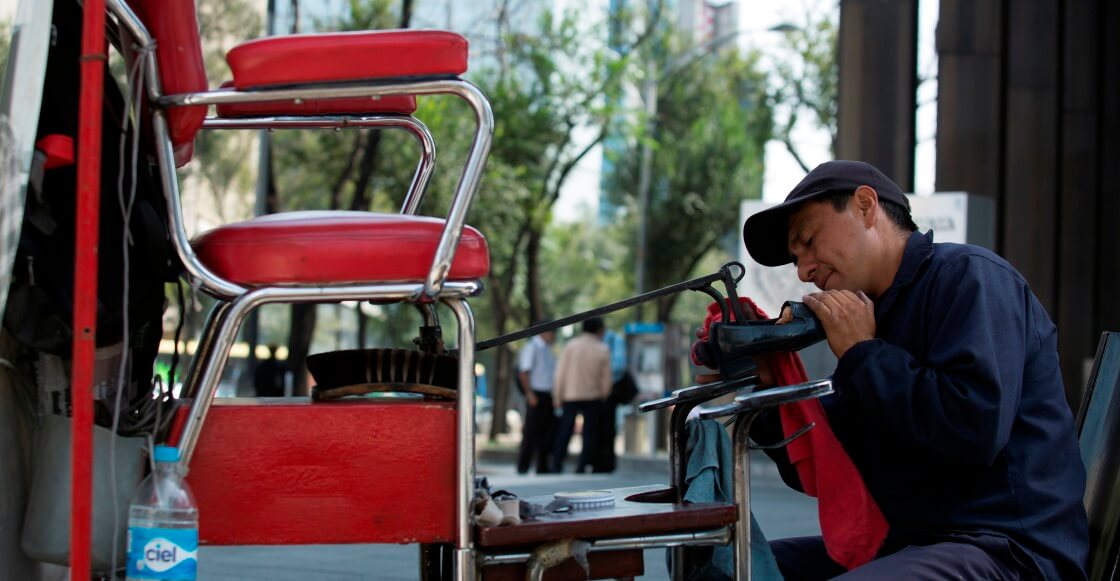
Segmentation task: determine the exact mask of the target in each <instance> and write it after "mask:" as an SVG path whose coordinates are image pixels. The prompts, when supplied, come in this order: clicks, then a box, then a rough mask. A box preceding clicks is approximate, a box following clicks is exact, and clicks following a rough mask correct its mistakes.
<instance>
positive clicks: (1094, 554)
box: [1077, 333, 1120, 580]
mask: <svg viewBox="0 0 1120 581" xmlns="http://www.w3.org/2000/svg"><path fill="white" fill-rule="evenodd" d="M1077 433H1078V440H1079V442H1080V445H1081V459H1082V460H1083V461H1084V463H1085V473H1086V476H1087V482H1086V486H1085V510H1086V512H1087V513H1088V516H1089V563H1088V567H1087V570H1088V573H1089V579H1093V580H1099V579H1112V578H1113V577H1114V576H1115V574H1116V570H1117V564H1118V558H1120V538H1118V535H1117V531H1118V530H1120V490H1117V487H1116V486H1117V483H1120V333H1104V334H1103V335H1101V341H1100V344H1099V345H1098V346H1097V356H1096V359H1095V361H1094V362H1093V371H1092V373H1091V374H1090V376H1089V384H1088V385H1087V386H1086V389H1085V396H1084V398H1082V401H1081V410H1080V411H1079V412H1078V414H1077Z"/></svg>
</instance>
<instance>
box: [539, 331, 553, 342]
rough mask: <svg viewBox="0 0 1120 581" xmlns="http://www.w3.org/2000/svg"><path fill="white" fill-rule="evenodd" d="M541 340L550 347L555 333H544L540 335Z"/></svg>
mask: <svg viewBox="0 0 1120 581" xmlns="http://www.w3.org/2000/svg"><path fill="white" fill-rule="evenodd" d="M541 339H544V342H545V343H548V344H549V345H552V341H553V340H555V339H556V333H555V332H553V331H545V332H544V333H541Z"/></svg>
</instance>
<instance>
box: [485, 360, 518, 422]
mask: <svg viewBox="0 0 1120 581" xmlns="http://www.w3.org/2000/svg"><path fill="white" fill-rule="evenodd" d="M497 349H498V352H497V353H496V356H495V357H494V366H495V367H496V368H497V369H494V373H493V374H492V375H491V376H490V379H491V386H492V387H491V392H492V397H493V398H494V405H493V406H492V407H491V415H492V418H491V420H490V441H491V442H493V441H495V440H497V439H498V434H504V433H506V432H508V431H509V424H507V423H506V411H508V410H509V400H510V391H511V390H510V385H512V381H511V380H512V379H513V377H512V374H511V371H513V364H514V360H513V350H512V349H510V348H509V345H501V346H499V347H498V348H497Z"/></svg>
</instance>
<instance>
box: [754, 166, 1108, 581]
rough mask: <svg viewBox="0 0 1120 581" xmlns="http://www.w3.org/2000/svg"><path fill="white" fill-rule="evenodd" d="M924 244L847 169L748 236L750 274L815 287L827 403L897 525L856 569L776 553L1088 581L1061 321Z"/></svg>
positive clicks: (874, 188) (1003, 266) (1006, 282)
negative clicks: (787, 268) (789, 271)
mask: <svg viewBox="0 0 1120 581" xmlns="http://www.w3.org/2000/svg"><path fill="white" fill-rule="evenodd" d="M916 230H917V227H916V226H915V225H914V223H913V221H912V220H911V218H910V209H909V203H908V202H907V200H906V198H905V196H903V195H902V193H901V191H900V190H899V188H898V186H897V185H895V184H894V183H893V182H892V181H891V180H890V179H888V178H887V177H886V176H884V175H883V174H882V173H881V172H879V170H877V169H875V168H874V167H872V166H870V165H868V164H865V163H860V162H850V161H834V162H828V163H825V164H823V165H821V166H819V167H817V168H816V169H814V170H813V171H812V172H811V173H809V175H807V176H806V177H805V179H804V180H802V182H801V183H800V184H799V185H798V186H797V187H796V188H794V190H793V191H792V192H791V193H790V195H789V197H787V198H786V201H785V202H784V203H783V204H781V205H778V206H775V207H773V208H770V209H768V210H765V211H763V212H760V213H758V214H755V215H754V216H751V217H750V218H749V219H748V220H747V223H746V225H745V226H744V230H743V236H744V240H745V242H746V245H747V250H748V251H749V252H750V254H751V256H752V257H753V258H754V259H755V260H756V261H758V262H759V263H761V264H763V265H766V266H778V265H782V264H786V263H789V262H793V263H794V264H795V265H796V266H797V272H798V277H799V278H800V279H801V280H802V281H806V282H813V283H814V284H815V285H816V286H817V287H818V288H820V289H821V292H819V293H814V294H811V295H809V296H806V297H805V298H804V301H805V303H806V305H808V306H809V307H810V308H811V309H812V310H813V312H814V313H815V314H816V315H817V317H818V318H820V320H821V323H822V325H823V327H824V329H825V333H826V335H827V339H828V344H829V347H830V348H831V349H832V351H833V352H834V353H835V354H836V357H837V358H838V359H839V361H838V364H837V367H836V371H835V373H834V375H833V385H834V388H835V390H836V393H835V394H834V395H832V396H829V397H827V398H825V399H824V400H823V401H822V404H823V405H824V408H825V410H826V412H827V414H828V418H829V422H830V423H831V425H832V428H833V430H834V431H835V433H836V436H837V438H838V439H839V440H840V442H841V443H842V444H843V446H844V449H845V451H847V453H848V454H849V455H850V456H851V458H852V460H853V462H854V463H855V465H856V467H857V468H858V469H859V471H860V474H861V475H862V477H863V479H864V481H865V484H866V485H867V488H868V490H869V491H870V493H871V495H872V497H873V498H874V499H875V501H876V502H877V503H878V505H879V508H880V509H881V510H882V512H883V514H884V516H885V517H886V519H887V522H888V524H889V527H890V532H889V533H888V535H887V538H886V541H885V543H884V545H883V548H882V549H881V550H880V551H879V553H878V556H877V558H876V559H875V560H873V561H871V562H870V563H868V564H866V565H863V566H861V567H857V568H855V569H853V570H852V571H849V572H845V570H844V568H843V567H840V566H839V565H837V564H836V563H834V562H832V561H831V560H830V559H829V558H828V557H827V554H826V552H825V549H824V544H823V542H822V540H821V538H820V537H806V538H799V539H783V540H779V541H775V542H774V543H773V544H772V546H773V548H774V552H775V555H776V557H777V559H778V562H779V565H780V566H781V568H782V572H783V574H784V575H785V576H786V578H787V579H789V580H795V579H827V578H833V577H837V576H841V575H842V576H843V577H842V578H843V579H1055V580H1057V579H1061V580H1079V579H1084V578H1085V570H1084V567H1085V559H1086V555H1087V552H1088V526H1087V524H1086V518H1085V511H1084V508H1083V505H1082V496H1083V495H1084V491H1085V471H1084V467H1083V466H1082V463H1081V457H1080V454H1079V452H1078V448H1077V436H1076V433H1075V430H1074V424H1073V416H1072V413H1071V411H1070V409H1069V407H1068V405H1067V403H1066V400H1065V393H1064V390H1063V387H1062V379H1061V375H1060V372H1059V368H1058V355H1057V331H1056V329H1055V327H1054V324H1053V323H1052V322H1051V320H1050V318H1049V316H1048V315H1047V314H1046V311H1045V310H1044V309H1043V307H1042V305H1041V304H1039V302H1038V300H1037V299H1036V298H1035V296H1034V294H1033V293H1032V292H1031V290H1030V287H1029V286H1028V285H1027V282H1026V281H1025V280H1024V279H1023V277H1022V276H1021V275H1020V274H1019V273H1018V272H1017V271H1016V270H1015V269H1014V268H1013V267H1012V266H1011V265H1010V264H1008V263H1007V262H1006V261H1005V260H1003V259H1002V258H1000V257H999V256H997V255H996V254H994V253H992V252H990V251H988V250H985V249H983V248H979V247H975V246H969V245H960V244H934V243H933V233H932V232H929V233H926V234H921V233H919V232H916ZM774 416H776V414H774ZM771 419H772V418H771ZM774 424H775V422H772V421H771V422H769V425H767V422H762V425H761V426H760V427H762V433H764V432H766V431H771V432H773V430H774V429H775V426H774ZM777 429H780V427H779V428H777ZM775 456H776V459H778V460H779V467H780V468H781V469H782V471H783V477H784V478H785V479H786V480H787V482H796V476H795V472H794V471H793V469H792V467H791V466H789V465H788V464H785V463H786V462H788V459H783V458H782V454H777V455H775Z"/></svg>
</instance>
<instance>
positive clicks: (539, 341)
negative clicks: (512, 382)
mask: <svg viewBox="0 0 1120 581" xmlns="http://www.w3.org/2000/svg"><path fill="white" fill-rule="evenodd" d="M554 337H555V333H553V332H552V331H545V332H544V333H541V334H540V335H537V336H535V337H533V338H531V339H529V344H528V345H525V347H524V348H522V349H521V353H519V354H518V358H517V380H518V382H517V383H518V386H519V387H520V388H521V393H522V394H524V396H525V425H524V427H523V428H522V431H521V450H520V452H519V453H518V455H517V472H518V473H519V474H525V473H526V472H528V471H529V464H531V463H532V460H533V456H534V455H535V456H536V457H537V474H546V473H548V472H550V468H551V458H550V455H551V453H552V438H553V434H554V427H555V425H556V418H555V417H554V416H553V415H552V413H553V412H552V380H553V377H554V375H555V373H556V356H555V355H553V354H552V341H553V339H554Z"/></svg>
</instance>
